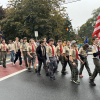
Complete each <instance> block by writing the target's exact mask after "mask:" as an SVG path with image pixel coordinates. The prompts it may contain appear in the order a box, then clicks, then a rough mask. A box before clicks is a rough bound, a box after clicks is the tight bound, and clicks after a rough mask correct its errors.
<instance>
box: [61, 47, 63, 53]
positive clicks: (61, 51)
mask: <svg viewBox="0 0 100 100" xmlns="http://www.w3.org/2000/svg"><path fill="white" fill-rule="evenodd" d="M62 51H63V49H62V46H60V53H61V54H62Z"/></svg>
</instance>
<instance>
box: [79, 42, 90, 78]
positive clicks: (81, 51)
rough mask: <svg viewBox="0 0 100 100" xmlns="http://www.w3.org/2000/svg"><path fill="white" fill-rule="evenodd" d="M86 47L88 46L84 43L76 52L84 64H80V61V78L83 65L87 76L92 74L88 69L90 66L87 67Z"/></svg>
mask: <svg viewBox="0 0 100 100" xmlns="http://www.w3.org/2000/svg"><path fill="white" fill-rule="evenodd" d="M88 47H89V44H87V43H86V44H84V45H83V46H82V47H81V48H80V49H79V52H78V54H79V56H80V58H81V60H82V61H83V62H84V64H82V63H81V64H80V71H79V76H80V77H81V78H82V77H83V75H82V71H83V69H84V65H85V67H86V69H87V71H88V74H89V76H91V75H92V74H91V71H90V68H89V64H88V61H87V53H86V51H87V49H88Z"/></svg>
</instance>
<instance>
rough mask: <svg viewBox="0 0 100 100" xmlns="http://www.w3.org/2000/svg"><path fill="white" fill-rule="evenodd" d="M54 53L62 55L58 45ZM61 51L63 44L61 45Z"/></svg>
mask: <svg viewBox="0 0 100 100" xmlns="http://www.w3.org/2000/svg"><path fill="white" fill-rule="evenodd" d="M56 53H57V56H60V55H62V54H61V51H60V46H57V47H56ZM62 53H63V46H62Z"/></svg>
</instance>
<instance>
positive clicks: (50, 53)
mask: <svg viewBox="0 0 100 100" xmlns="http://www.w3.org/2000/svg"><path fill="white" fill-rule="evenodd" d="M53 49H54V56H55V53H56V48H55V46H54V45H53ZM46 52H47V53H48V56H49V57H53V53H52V47H51V46H49V45H48V47H47V50H46Z"/></svg>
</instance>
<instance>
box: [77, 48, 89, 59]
mask: <svg viewBox="0 0 100 100" xmlns="http://www.w3.org/2000/svg"><path fill="white" fill-rule="evenodd" d="M78 54H80V55H82V56H83V57H87V53H86V51H85V50H83V47H81V48H80V49H79V52H78Z"/></svg>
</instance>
